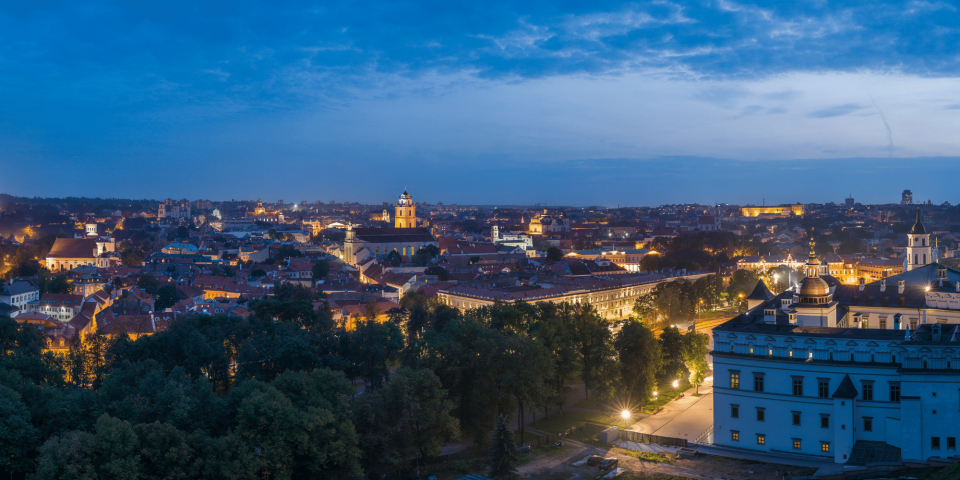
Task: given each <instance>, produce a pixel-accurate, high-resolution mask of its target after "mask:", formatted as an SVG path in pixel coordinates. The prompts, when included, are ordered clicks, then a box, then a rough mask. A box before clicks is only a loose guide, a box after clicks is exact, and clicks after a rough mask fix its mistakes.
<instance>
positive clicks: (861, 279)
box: [859, 277, 867, 292]
mask: <svg viewBox="0 0 960 480" xmlns="http://www.w3.org/2000/svg"><path fill="white" fill-rule="evenodd" d="M859 285H860V287H859V288H860V291H861V292H862V291H863V289H864V288H865V287H866V286H867V281H866V280H864V279H863V277H860V284H859Z"/></svg>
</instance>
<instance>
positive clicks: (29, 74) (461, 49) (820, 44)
mask: <svg viewBox="0 0 960 480" xmlns="http://www.w3.org/2000/svg"><path fill="white" fill-rule="evenodd" d="M956 25H960V13H958V12H957V11H956V9H955V8H953V9H951V8H950V5H949V4H944V3H932V2H913V3H911V4H909V5H907V6H904V5H903V4H901V3H900V2H895V1H892V0H891V1H886V2H884V1H880V2H864V3H863V4H855V5H839V4H834V3H833V2H822V3H810V2H774V3H773V4H771V5H769V6H767V7H765V8H763V9H760V8H756V7H752V6H750V5H747V4H739V3H736V2H730V1H725V2H682V3H681V2H671V1H655V2H640V3H636V4H628V5H624V4H622V3H620V2H610V1H598V2H589V3H582V4H557V3H555V2H537V1H532V2H531V1H520V0H491V1H488V2H452V3H448V4H444V6H443V8H439V7H437V5H436V4H434V3H432V2H425V1H412V2H391V1H387V0H373V1H371V2H363V3H362V4H361V3H356V2H326V3H321V4H310V3H305V2H301V1H287V2H277V3H274V2H265V1H258V0H248V1H244V2H241V3H236V2H226V1H219V2H218V1H212V2H189V1H186V0H170V1H168V2H160V3H142V4H138V3H116V2H108V1H105V0H86V1H77V2H62V3H53V4H50V3H45V2H43V3H36V2H6V3H3V4H2V5H0V42H2V43H0V45H4V46H5V47H4V48H2V49H0V92H4V93H0V102H2V103H3V104H5V105H6V104H8V102H7V101H6V100H7V98H4V97H7V96H8V97H10V98H14V97H16V98H23V99H24V102H25V104H26V105H29V104H31V103H34V102H35V101H36V100H41V101H42V100H44V98H47V97H49V92H62V93H61V96H60V98H56V99H52V98H51V99H50V103H51V104H57V103H60V102H62V101H64V100H65V101H68V102H75V101H77V100H76V99H78V98H81V99H82V98H91V97H94V96H95V97H97V101H94V102H93V103H95V104H100V105H103V106H104V108H110V107H113V106H124V107H125V108H131V107H134V108H140V109H150V108H154V107H158V106H159V107H160V108H163V106H165V105H168V104H173V105H183V104H185V103H186V104H192V105H217V104H221V103H223V102H231V103H235V102H238V103H243V104H245V105H250V106H252V107H255V108H267V109H277V108H288V107H293V108H299V107H301V106H302V105H303V102H304V101H309V102H317V103H319V104H329V103H336V102H339V101H342V100H343V99H349V98H351V96H352V95H353V94H354V93H355V90H356V89H377V88H379V87H380V86H381V85H382V82H383V81H385V79H388V78H389V77H390V76H391V75H402V76H405V77H409V78H416V77H419V76H429V75H435V74H442V75H460V74H468V75H470V76H473V77H475V78H482V79H493V80H502V81H517V80H519V81H524V80H530V79H539V78H549V77H557V76H568V75H592V76H609V75H614V76H615V75H622V74H624V73H628V72H666V73H668V74H670V75H674V76H677V77H678V78H688V79H694V80H697V79H757V78H765V77H768V76H776V75H782V74H789V73H798V72H799V73H802V72H862V71H875V72H896V73H905V74H912V75H920V76H932V77H940V76H956V75H960V62H956V61H955V59H956V57H957V56H958V55H960V29H958V28H956ZM766 95H767V97H766V99H768V100H778V101H789V100H793V99H795V98H796V97H795V95H798V93H797V92H779V93H770V94H766Z"/></svg>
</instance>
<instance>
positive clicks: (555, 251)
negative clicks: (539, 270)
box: [547, 247, 563, 262]
mask: <svg viewBox="0 0 960 480" xmlns="http://www.w3.org/2000/svg"><path fill="white" fill-rule="evenodd" d="M547 260H553V261H554V262H559V261H560V260H563V250H560V249H559V248H557V247H550V248H548V249H547Z"/></svg>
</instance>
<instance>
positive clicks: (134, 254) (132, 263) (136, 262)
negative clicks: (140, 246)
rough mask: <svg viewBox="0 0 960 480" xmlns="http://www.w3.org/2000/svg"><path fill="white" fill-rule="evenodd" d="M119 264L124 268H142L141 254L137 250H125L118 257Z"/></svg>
mask: <svg viewBox="0 0 960 480" xmlns="http://www.w3.org/2000/svg"><path fill="white" fill-rule="evenodd" d="M120 263H122V264H123V265H124V266H126V267H140V266H143V252H141V251H139V250H127V251H125V252H123V253H122V254H121V255H120Z"/></svg>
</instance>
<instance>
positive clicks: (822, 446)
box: [820, 442, 830, 453]
mask: <svg viewBox="0 0 960 480" xmlns="http://www.w3.org/2000/svg"><path fill="white" fill-rule="evenodd" d="M820 451H821V452H826V453H829V452H830V442H820Z"/></svg>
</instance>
